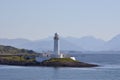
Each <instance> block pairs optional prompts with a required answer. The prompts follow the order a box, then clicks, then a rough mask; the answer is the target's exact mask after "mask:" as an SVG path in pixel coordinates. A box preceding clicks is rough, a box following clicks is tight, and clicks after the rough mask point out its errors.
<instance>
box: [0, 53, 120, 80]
mask: <svg viewBox="0 0 120 80" xmlns="http://www.w3.org/2000/svg"><path fill="white" fill-rule="evenodd" d="M77 59H78V60H80V61H84V62H89V63H96V64H99V65H101V66H100V67H95V68H48V67H20V66H5V65H0V80H120V54H81V55H77Z"/></svg>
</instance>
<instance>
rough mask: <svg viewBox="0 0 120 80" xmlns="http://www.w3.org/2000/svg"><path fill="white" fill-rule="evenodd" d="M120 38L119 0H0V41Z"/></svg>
mask: <svg viewBox="0 0 120 80" xmlns="http://www.w3.org/2000/svg"><path fill="white" fill-rule="evenodd" d="M55 32H58V33H59V34H60V35H61V36H64V37H67V36H72V37H77V38H80V37H82V36H87V35H92V36H95V37H97V38H101V39H104V40H108V39H110V38H112V37H113V36H115V35H117V34H120V0H0V38H10V39H11V38H26V39H31V40H38V39H42V38H45V37H48V36H53V34H54V33H55Z"/></svg>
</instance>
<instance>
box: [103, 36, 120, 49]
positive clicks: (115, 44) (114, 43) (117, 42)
mask: <svg viewBox="0 0 120 80" xmlns="http://www.w3.org/2000/svg"><path fill="white" fill-rule="evenodd" d="M104 47H105V48H104V49H105V50H109V51H120V35H117V36H115V37H113V38H112V39H111V40H109V41H108V42H107V43H106V44H105V46H104Z"/></svg>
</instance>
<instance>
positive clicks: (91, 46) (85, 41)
mask: <svg viewBox="0 0 120 80" xmlns="http://www.w3.org/2000/svg"><path fill="white" fill-rule="evenodd" d="M66 40H67V41H69V42H71V43H73V44H75V45H78V46H81V47H82V48H83V49H85V50H89V51H100V50H101V47H102V46H103V45H104V44H105V41H104V40H101V39H96V38H95V37H92V36H86V37H82V38H70V37H69V38H66Z"/></svg>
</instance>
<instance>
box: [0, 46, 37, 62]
mask: <svg viewBox="0 0 120 80" xmlns="http://www.w3.org/2000/svg"><path fill="white" fill-rule="evenodd" d="M36 54H37V53H36V52H34V51H32V50H27V49H18V48H15V47H11V46H3V45H0V59H1V60H2V59H4V60H8V61H18V62H33V61H35V55H36Z"/></svg>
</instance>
